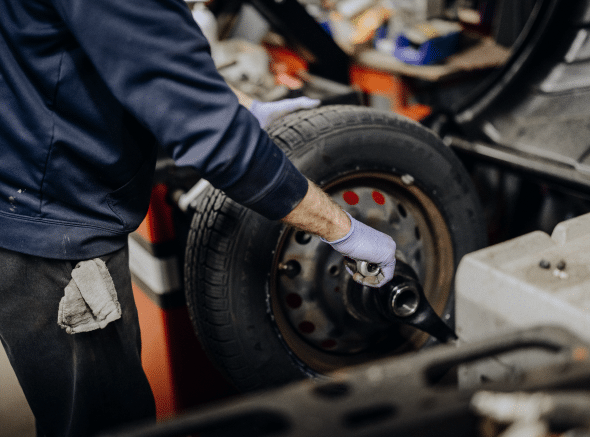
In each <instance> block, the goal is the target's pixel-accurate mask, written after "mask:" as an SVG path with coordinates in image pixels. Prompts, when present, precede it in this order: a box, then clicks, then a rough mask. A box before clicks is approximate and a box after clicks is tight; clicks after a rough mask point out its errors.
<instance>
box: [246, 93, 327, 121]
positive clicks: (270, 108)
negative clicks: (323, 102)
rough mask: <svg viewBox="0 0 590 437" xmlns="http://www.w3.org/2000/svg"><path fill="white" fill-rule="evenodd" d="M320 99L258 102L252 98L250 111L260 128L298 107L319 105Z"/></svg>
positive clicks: (307, 107) (304, 98)
mask: <svg viewBox="0 0 590 437" xmlns="http://www.w3.org/2000/svg"><path fill="white" fill-rule="evenodd" d="M319 104H320V101H319V100H317V99H310V98H309V97H297V98H295V99H283V100H279V101H276V102H260V101H258V100H254V101H253V102H252V106H251V107H250V112H251V113H252V114H253V115H254V117H256V118H257V119H258V122H259V123H260V126H261V127H262V129H266V128H267V127H269V126H270V125H271V124H272V123H273V122H274V121H275V120H277V119H279V118H281V117H284V116H285V115H287V114H289V113H291V112H295V111H298V110H300V109H311V108H315V107H317V106H319Z"/></svg>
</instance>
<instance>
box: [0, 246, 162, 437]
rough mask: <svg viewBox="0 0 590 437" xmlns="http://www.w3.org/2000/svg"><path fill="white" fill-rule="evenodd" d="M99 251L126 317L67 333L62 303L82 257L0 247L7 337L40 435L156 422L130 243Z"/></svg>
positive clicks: (2, 327)
mask: <svg viewBox="0 0 590 437" xmlns="http://www.w3.org/2000/svg"><path fill="white" fill-rule="evenodd" d="M100 258H101V259H102V260H103V261H104V262H105V263H106V266H107V268H108V270H109V273H110V274H111V276H112V278H113V282H114V284H115V289H116V290H117V295H118V299H119V302H120V304H121V309H122V317H121V318H120V319H118V320H116V321H114V322H111V323H110V324H108V325H107V326H106V327H105V328H104V329H98V330H95V331H91V332H83V333H77V334H68V333H66V331H65V330H64V329H62V328H61V327H60V326H59V325H58V323H57V320H58V308H59V301H60V299H61V298H62V296H63V295H64V288H65V286H66V285H67V284H68V283H69V282H70V280H71V272H72V269H73V268H74V266H75V265H76V263H77V262H78V261H76V260H73V261H61V260H51V259H45V258H39V257H35V256H30V255H23V254H19V253H15V252H11V251H8V250H4V249H0V340H2V343H3V345H4V347H5V349H6V352H7V354H8V357H9V359H10V362H11V364H12V367H13V368H14V370H15V373H16V375H17V377H18V380H19V382H20V384H21V387H22V388H23V391H24V393H25V396H26V398H27V400H28V402H29V405H30V406H31V409H32V411H33V414H34V415H35V419H36V422H37V430H38V435H41V436H45V437H53V436H60V437H61V436H64V437H65V436H67V437H83V436H91V435H94V434H96V433H99V432H102V431H104V430H109V429H113V428H115V429H116V428H118V427H120V426H121V425H126V424H130V423H135V422H137V421H140V422H141V421H143V422H145V421H146V420H148V421H149V420H154V421H155V405H154V399H153V395H152V392H151V390H150V386H149V384H148V381H147V378H146V376H145V374H144V372H143V369H142V367H141V356H140V348H141V344H140V335H139V322H138V319H137V309H136V307H135V302H134V299H133V293H132V289H131V278H130V273H129V252H128V249H127V248H124V249H121V250H119V251H117V252H114V253H112V254H110V255H107V256H103V257H100ZM0 396H1V394H0Z"/></svg>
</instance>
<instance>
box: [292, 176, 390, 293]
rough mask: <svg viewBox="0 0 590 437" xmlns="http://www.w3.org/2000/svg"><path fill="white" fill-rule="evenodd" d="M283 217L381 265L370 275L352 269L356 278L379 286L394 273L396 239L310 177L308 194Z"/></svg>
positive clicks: (346, 251) (351, 254)
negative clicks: (348, 210) (342, 204)
mask: <svg viewBox="0 0 590 437" xmlns="http://www.w3.org/2000/svg"><path fill="white" fill-rule="evenodd" d="M282 221H283V222H284V223H286V224H289V225H291V226H294V227H296V228H298V229H301V230H303V231H306V232H309V233H312V234H315V235H318V236H320V237H321V238H322V240H323V241H324V242H326V243H328V244H329V245H331V246H332V247H333V248H334V249H335V250H337V251H338V252H340V253H341V254H342V255H344V256H346V257H349V258H352V259H354V260H360V261H367V262H369V263H372V264H376V265H377V266H378V267H379V268H380V273H379V274H378V275H377V276H368V277H364V276H362V275H361V274H360V273H359V272H352V271H350V270H349V271H350V273H351V274H353V278H354V279H355V280H356V281H357V282H359V283H362V284H364V285H368V286H369V287H380V286H382V285H384V284H385V283H387V282H389V281H390V280H391V278H392V277H393V273H394V270H395V249H396V245H395V242H394V241H393V239H392V238H391V237H390V236H389V235H386V234H384V233H382V232H379V231H377V230H375V229H373V228H371V227H369V226H367V225H365V224H363V223H361V222H359V221H358V220H356V219H354V218H353V217H351V216H350V215H349V214H347V213H346V212H344V211H343V210H342V208H340V206H339V205H338V204H337V203H336V202H334V201H333V200H332V199H331V198H330V197H328V195H327V194H326V193H324V192H323V191H322V190H321V189H320V188H319V187H318V186H317V185H315V184H314V183H313V182H311V181H308V189H307V193H306V195H305V197H304V198H303V200H302V201H301V202H300V203H299V205H297V206H296V207H295V209H293V211H291V212H290V213H289V214H287V216H286V217H284V218H283V219H282ZM347 269H348V267H347Z"/></svg>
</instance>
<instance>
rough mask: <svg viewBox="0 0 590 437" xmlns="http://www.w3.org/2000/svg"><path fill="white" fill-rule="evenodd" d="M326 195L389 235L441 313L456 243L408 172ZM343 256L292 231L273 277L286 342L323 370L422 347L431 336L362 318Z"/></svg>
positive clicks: (360, 177)
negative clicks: (453, 244)
mask: <svg viewBox="0 0 590 437" xmlns="http://www.w3.org/2000/svg"><path fill="white" fill-rule="evenodd" d="M325 190H326V192H327V193H328V194H329V195H330V196H331V197H332V199H333V200H334V201H335V202H336V203H338V204H339V205H340V206H342V208H343V209H344V210H346V211H347V212H348V213H350V214H351V215H352V216H353V217H355V218H356V219H357V220H360V221H362V222H363V223H366V224H367V225H369V226H372V227H374V228H375V229H378V230H380V231H381V232H384V233H386V234H388V235H390V236H391V237H392V238H393V239H394V240H395V242H396V244H397V252H396V256H397V257H398V258H400V259H402V260H403V261H404V262H406V263H407V264H408V265H409V266H411V268H412V269H413V270H414V272H415V273H416V274H417V276H418V278H419V280H420V282H421V283H422V284H423V285H424V290H425V293H426V296H427V298H428V300H429V301H430V302H431V304H432V305H433V307H434V309H435V310H436V311H437V312H438V313H439V314H440V313H441V312H442V311H443V309H444V306H445V304H446V301H447V299H448V296H449V292H450V282H451V277H452V269H453V257H452V247H451V240H450V236H449V233H448V230H447V229H446V225H445V223H444V221H443V219H442V217H441V215H440V213H439V211H438V209H437V208H436V207H435V206H434V204H433V203H432V202H431V201H430V199H429V198H428V197H427V196H426V195H425V194H424V193H423V192H422V191H420V190H419V189H418V188H417V187H416V186H415V185H413V183H412V178H411V177H409V176H408V175H406V176H404V177H397V176H394V175H391V174H384V173H376V172H371V173H366V172H365V173H357V174H353V175H349V176H347V177H343V178H340V179H339V180H337V181H335V182H333V183H332V184H329V185H328V186H327V187H325ZM349 282H350V274H349V273H348V272H347V271H346V269H345V267H344V259H343V257H342V256H341V255H340V254H339V253H337V252H336V251H334V250H333V249H332V248H331V247H330V246H329V245H327V244H324V243H322V242H321V241H320V239H319V238H317V237H312V236H311V235H308V234H306V233H304V232H301V231H295V230H287V231H286V232H285V233H284V234H283V236H282V238H281V240H280V242H279V246H278V250H277V254H276V256H275V268H274V269H273V275H272V278H271V289H270V293H271V303H272V309H273V313H274V316H275V320H276V323H277V327H278V328H279V330H280V332H281V335H282V337H283V338H284V340H285V341H286V343H287V345H288V346H289V347H290V348H291V349H292V350H293V351H294V352H295V354H296V355H297V356H298V357H299V358H300V359H301V360H302V361H303V362H305V363H306V364H307V365H308V366H310V367H311V368H312V369H314V370H317V371H326V370H332V369H334V368H337V367H340V366H342V365H346V364H353V363H355V362H362V361H364V360H366V359H369V357H371V358H374V357H379V356H383V355H388V354H392V353H395V352H401V351H403V350H407V349H408V348H409V349H412V348H415V347H418V346H419V345H420V344H421V343H423V342H424V341H425V340H426V338H427V336H425V335H423V334H420V333H417V332H415V331H414V330H413V329H412V328H409V327H406V326H403V325H399V326H396V325H392V324H391V323H384V322H383V321H379V320H369V319H367V318H366V317H365V316H363V315H362V314H358V313H355V311H354V308H353V306H351V305H350V304H349V303H350V300H351V298H353V297H351V296H350V294H349V293H350V287H349V286H348V284H349Z"/></svg>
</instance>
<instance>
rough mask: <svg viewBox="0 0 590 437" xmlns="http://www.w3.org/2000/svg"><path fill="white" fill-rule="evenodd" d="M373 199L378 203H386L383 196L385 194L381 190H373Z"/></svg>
mask: <svg viewBox="0 0 590 437" xmlns="http://www.w3.org/2000/svg"><path fill="white" fill-rule="evenodd" d="M373 200H374V201H375V203H376V204H378V205H384V204H385V196H383V194H381V193H380V192H379V191H373Z"/></svg>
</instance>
